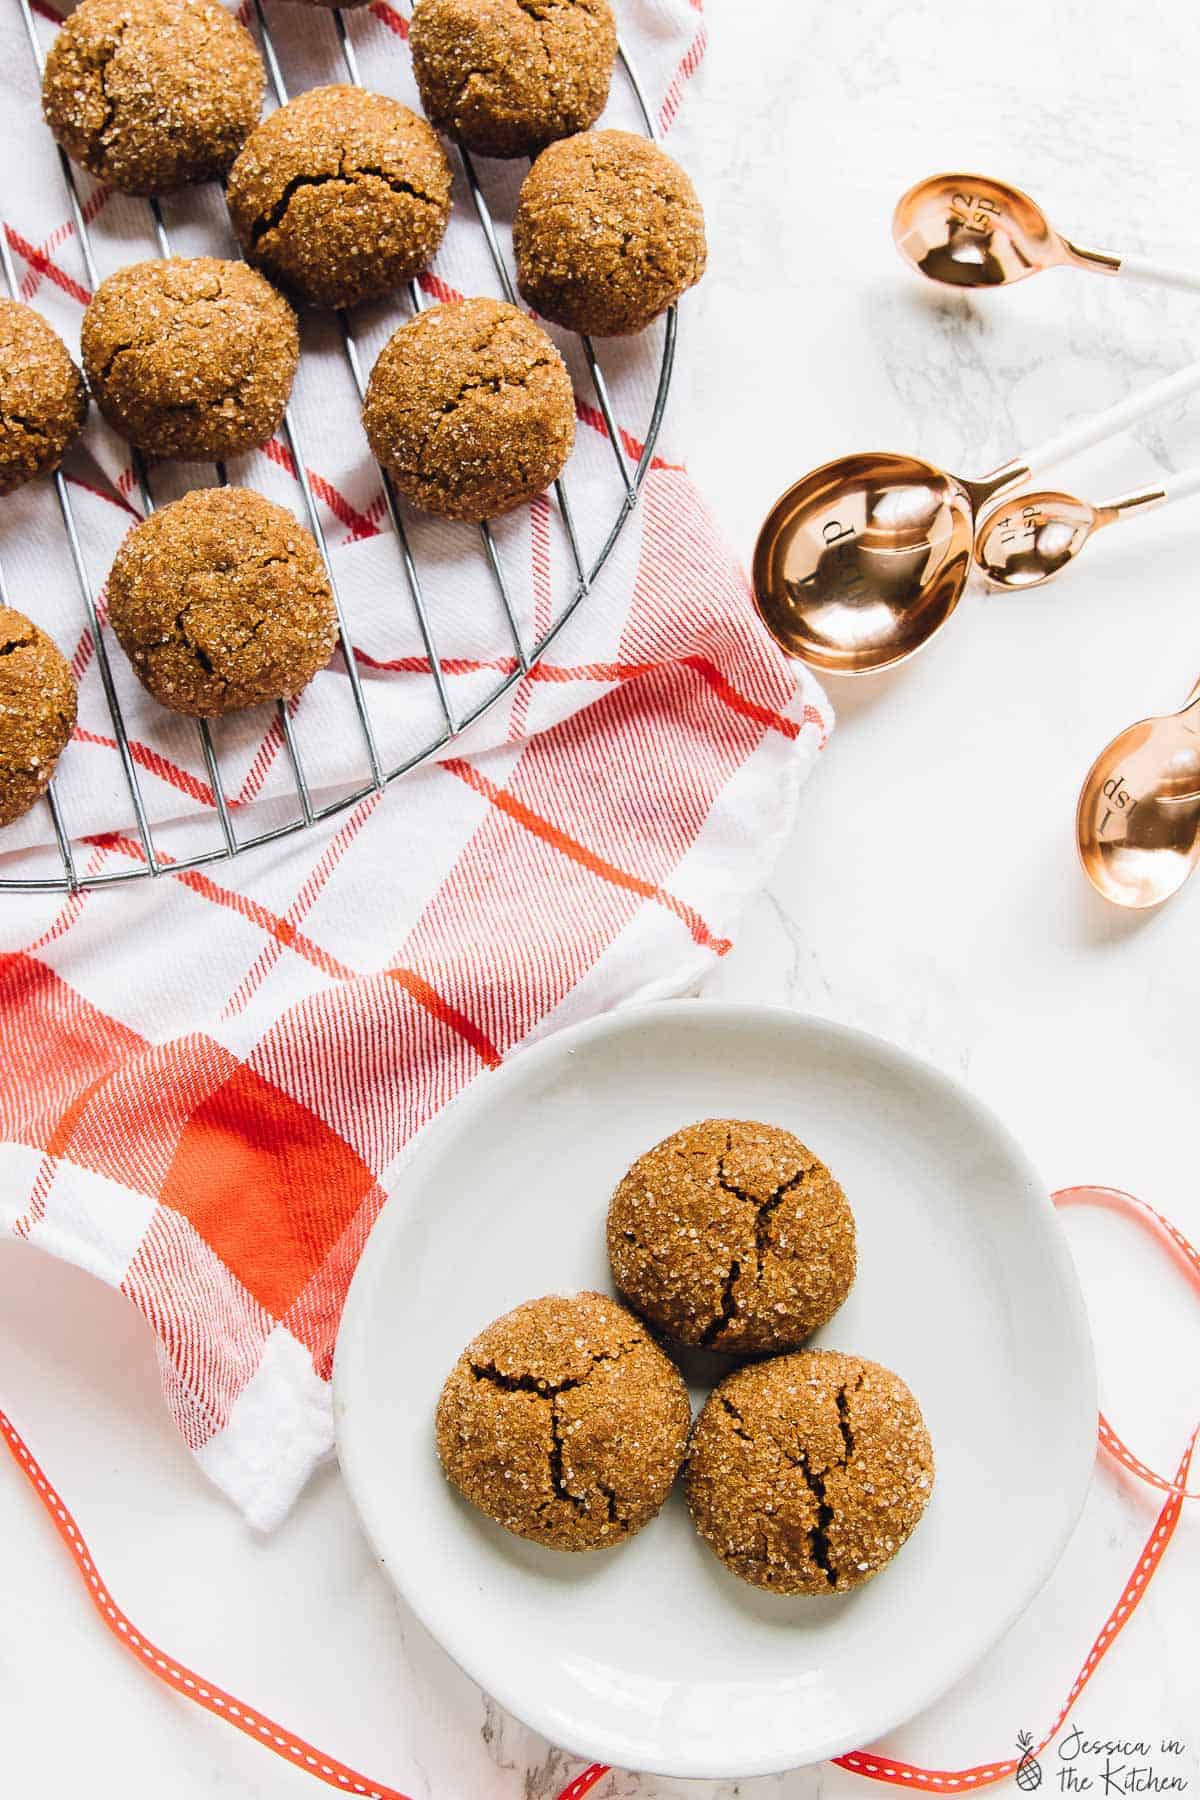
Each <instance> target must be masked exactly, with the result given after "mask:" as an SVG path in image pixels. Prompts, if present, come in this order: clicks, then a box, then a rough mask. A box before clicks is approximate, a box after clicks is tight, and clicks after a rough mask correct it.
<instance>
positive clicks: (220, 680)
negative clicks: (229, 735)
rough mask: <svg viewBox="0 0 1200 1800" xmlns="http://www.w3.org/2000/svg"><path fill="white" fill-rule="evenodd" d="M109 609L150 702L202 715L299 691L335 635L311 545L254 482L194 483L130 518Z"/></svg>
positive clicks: (321, 568)
mask: <svg viewBox="0 0 1200 1800" xmlns="http://www.w3.org/2000/svg"><path fill="white" fill-rule="evenodd" d="M108 616H109V621H110V623H111V625H112V628H113V630H114V631H115V632H116V634H117V637H118V639H119V640H120V644H121V648H122V649H123V650H124V652H125V654H126V656H128V658H129V660H130V662H131V663H132V664H133V668H134V672H135V673H136V675H137V676H138V678H139V680H140V681H141V682H142V683H143V685H144V686H145V687H147V688H148V689H149V691H150V692H151V693H152V694H153V695H154V698H155V699H156V700H158V701H159V702H160V703H161V704H162V705H163V706H169V707H171V708H172V709H173V710H174V711H175V712H181V713H191V714H194V715H196V716H198V717H200V718H204V719H209V718H213V717H215V716H216V715H217V714H219V713H231V712H238V711H240V710H241V708H242V707H246V706H257V705H259V704H260V703H261V702H263V701H267V700H285V699H289V698H290V697H291V696H292V695H293V694H298V693H299V692H300V690H301V688H302V687H304V686H305V685H306V684H307V683H308V682H309V681H311V680H312V678H313V676H314V675H315V674H316V673H317V670H318V669H323V668H324V667H325V664H326V663H327V662H328V661H329V658H330V657H331V656H332V655H333V651H334V646H335V644H336V642H337V614H336V611H335V609H334V603H333V595H332V593H331V592H330V587H329V579H328V577H327V575H326V573H325V565H324V564H323V562H322V561H321V556H320V552H319V551H318V549H317V546H316V544H315V543H314V542H313V540H312V538H311V537H310V536H309V534H308V532H307V531H305V530H304V528H303V526H301V525H299V524H298V523H297V522H296V520H295V519H294V518H293V517H292V515H291V513H290V512H287V511H285V509H284V508H283V507H282V506H276V505H274V504H273V502H272V501H270V500H266V499H264V498H263V496H262V495H261V494H255V493H251V492H250V490H249V489H247V488H215V487H210V488H198V489H196V490H195V491H194V492H192V493H190V494H185V495H184V497H183V499H182V500H176V501H175V502H174V503H173V504H172V505H170V506H164V507H163V508H162V510H161V512H156V513H152V514H151V515H150V517H149V518H148V519H144V520H143V521H142V523H141V524H140V525H135V526H134V528H133V530H132V531H131V532H130V534H129V536H128V537H127V538H126V539H125V542H124V543H123V544H122V546H121V548H120V550H119V551H118V552H117V557H116V561H115V562H114V563H113V566H112V571H111V573H110V575H109V577H108Z"/></svg>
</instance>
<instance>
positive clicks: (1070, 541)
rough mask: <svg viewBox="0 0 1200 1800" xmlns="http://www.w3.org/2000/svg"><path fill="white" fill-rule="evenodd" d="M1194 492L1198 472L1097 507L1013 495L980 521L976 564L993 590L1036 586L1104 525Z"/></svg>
mask: <svg viewBox="0 0 1200 1800" xmlns="http://www.w3.org/2000/svg"><path fill="white" fill-rule="evenodd" d="M1193 494H1200V469H1189V470H1188V471H1187V472H1186V473H1185V474H1182V475H1173V476H1172V477H1171V478H1170V481H1169V483H1168V485H1167V486H1166V487H1146V488H1139V489H1138V490H1137V491H1136V493H1132V494H1122V495H1121V496H1120V497H1119V498H1118V499H1116V500H1104V501H1101V502H1100V503H1099V504H1098V505H1096V506H1089V504H1088V502H1087V501H1086V500H1077V499H1076V498H1075V497H1074V495H1073V494H1059V493H1051V492H1046V493H1039V494H1016V495H1014V496H1013V498H1012V499H1010V500H1002V501H1000V502H999V504H998V505H996V506H994V507H991V508H990V509H989V510H988V511H987V512H985V513H984V515H983V517H982V518H981V519H980V521H979V530H978V532H977V533H976V537H975V561H976V562H977V563H978V564H979V567H980V568H981V569H982V570H983V573H984V574H985V575H986V577H987V579H988V580H989V581H990V582H991V583H992V585H993V587H1004V588H1028V587H1040V586H1041V584H1042V583H1043V582H1044V581H1050V580H1052V579H1053V577H1054V576H1055V575H1057V574H1059V573H1060V572H1061V571H1062V570H1063V569H1065V568H1066V566H1067V564H1068V563H1069V562H1073V561H1074V560H1075V558H1076V557H1077V556H1078V555H1079V552H1080V551H1081V550H1082V549H1083V547H1084V545H1085V544H1086V543H1088V542H1089V540H1090V539H1091V538H1092V537H1093V536H1094V534H1095V533H1096V532H1097V531H1101V530H1103V528H1104V526H1106V525H1115V524H1116V523H1117V522H1118V521H1119V520H1121V519H1128V518H1130V517H1133V516H1135V515H1137V514H1139V513H1143V512H1147V511H1149V510H1150V508H1151V507H1156V506H1166V505H1167V504H1168V503H1169V502H1170V501H1172V500H1186V499H1188V498H1189V497H1190V496H1191V495H1193Z"/></svg>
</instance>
